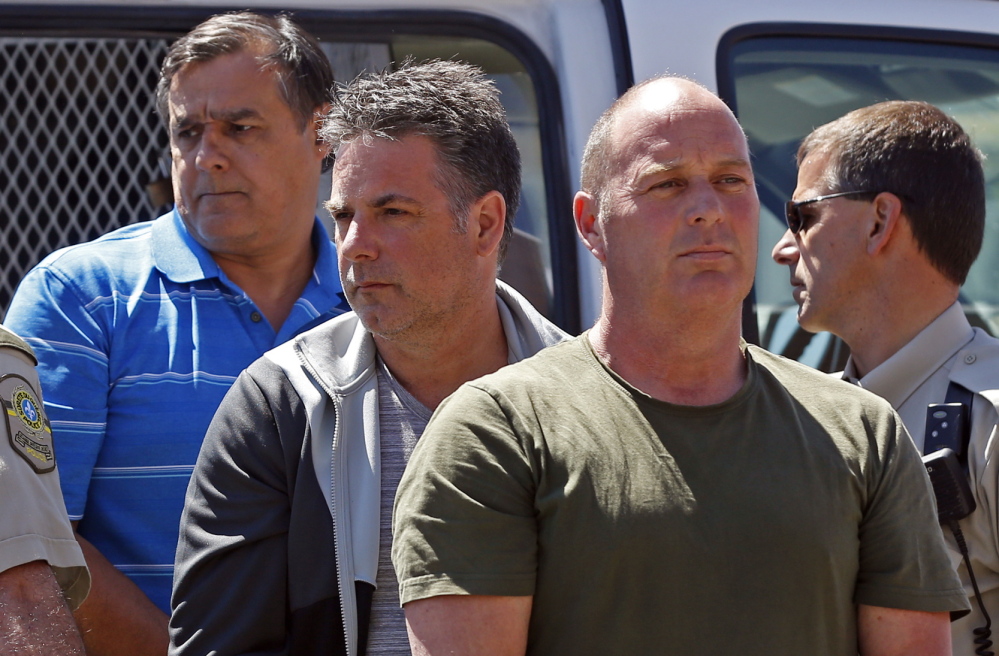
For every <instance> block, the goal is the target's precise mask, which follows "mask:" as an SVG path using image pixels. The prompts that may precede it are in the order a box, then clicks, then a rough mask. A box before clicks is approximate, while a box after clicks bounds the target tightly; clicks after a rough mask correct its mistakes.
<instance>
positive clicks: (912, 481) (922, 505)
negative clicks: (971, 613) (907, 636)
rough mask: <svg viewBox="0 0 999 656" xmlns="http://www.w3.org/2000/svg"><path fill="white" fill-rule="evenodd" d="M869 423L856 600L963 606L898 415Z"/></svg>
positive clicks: (921, 607) (922, 607)
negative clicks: (872, 444)
mask: <svg viewBox="0 0 999 656" xmlns="http://www.w3.org/2000/svg"><path fill="white" fill-rule="evenodd" d="M890 416H891V419H890V420H887V421H884V422H881V423H880V424H875V425H874V427H873V428H872V429H871V430H875V431H877V430H882V431H883V432H884V434H883V435H880V436H878V443H879V447H878V449H877V458H876V459H875V460H876V462H874V463H872V464H871V465H870V469H869V472H868V481H867V483H868V502H867V505H866V507H865V508H864V514H863V519H862V520H861V524H860V527H859V539H860V557H859V571H858V574H857V586H856V592H855V600H856V602H857V603H858V604H867V605H871V606H883V607H888V608H903V609H906V610H918V611H926V612H942V611H951V610H953V609H955V608H960V609H963V611H958V612H957V613H956V615H957V616H960V615H963V614H965V613H966V612H967V609H968V602H967V597H966V596H965V593H964V591H963V589H962V587H961V583H960V581H959V579H958V577H957V574H956V573H955V571H954V569H953V567H952V566H951V564H950V559H949V557H948V556H947V553H946V548H945V546H944V541H943V534H942V532H941V527H940V524H939V522H938V520H937V513H936V506H935V504H934V501H933V490H932V487H931V485H930V482H929V478H928V477H927V474H926V469H925V467H924V466H923V463H922V460H921V459H920V457H919V453H918V451H917V450H916V447H915V445H914V444H913V443H912V440H911V439H910V438H909V435H908V434H907V433H906V432H905V429H904V428H903V427H902V421H901V419H899V418H898V415H896V414H895V413H894V412H891V415H890Z"/></svg>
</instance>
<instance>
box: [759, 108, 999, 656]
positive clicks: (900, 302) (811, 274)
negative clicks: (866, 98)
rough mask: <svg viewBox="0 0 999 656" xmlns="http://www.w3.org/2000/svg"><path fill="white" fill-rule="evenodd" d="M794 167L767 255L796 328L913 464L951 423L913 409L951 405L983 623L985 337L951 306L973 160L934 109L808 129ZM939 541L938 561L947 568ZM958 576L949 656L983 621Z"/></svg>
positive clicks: (966, 237)
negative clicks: (958, 415)
mask: <svg viewBox="0 0 999 656" xmlns="http://www.w3.org/2000/svg"><path fill="white" fill-rule="evenodd" d="M797 159H798V167H799V170H798V187H797V189H795V192H794V199H795V200H793V201H791V202H789V203H788V204H787V209H786V214H787V223H788V228H789V229H788V231H787V232H786V233H785V234H784V236H783V237H782V238H781V240H780V241H779V242H778V243H777V245H776V246H775V247H774V250H773V257H774V259H775V260H776V261H777V263H778V264H785V265H787V266H788V267H789V268H790V270H791V285H792V286H793V287H794V299H795V301H796V302H797V303H798V306H799V309H798V321H799V323H800V324H801V326H802V327H803V328H804V329H805V330H808V331H812V332H816V331H820V330H825V331H829V332H831V333H833V334H835V335H837V336H839V337H840V338H842V339H843V341H844V342H846V344H847V345H848V346H849V347H850V350H851V356H850V359H849V361H848V362H847V365H846V370H845V371H844V374H843V377H844V378H845V379H847V380H849V381H852V382H854V383H857V384H859V385H860V386H862V387H864V388H866V389H868V390H871V391H872V392H875V393H876V394H878V395H880V396H882V397H884V398H885V399H887V400H888V401H889V402H890V403H891V404H892V405H893V406H894V407H895V409H896V410H897V411H898V412H899V414H900V415H901V417H902V420H903V422H904V423H905V426H906V428H907V429H908V431H909V433H910V434H911V435H912V438H913V440H914V441H915V443H916V446H917V447H919V448H920V449H921V450H922V451H923V452H924V453H931V452H933V451H935V450H936V449H937V444H938V443H939V438H940V434H941V433H945V432H946V429H947V428H948V427H953V425H956V423H959V422H953V421H951V422H949V426H948V427H937V426H935V425H931V426H930V430H929V431H927V420H928V413H927V406H928V405H929V404H933V403H944V402H945V401H946V402H952V401H959V402H961V401H963V402H964V404H965V410H964V412H965V413H966V416H965V417H964V419H963V420H961V421H965V422H968V423H970V432H968V433H967V434H965V435H958V436H957V438H958V439H957V441H956V443H957V448H955V449H954V450H955V451H957V452H958V453H959V454H961V455H962V456H963V459H965V460H966V463H965V466H966V468H967V472H968V474H969V475H970V478H971V488H972V495H973V497H974V500H975V503H976V505H977V508H978V509H977V510H976V511H975V512H973V513H972V514H971V515H970V516H969V517H967V518H966V519H963V520H961V522H960V528H961V531H962V533H963V534H964V536H965V538H966V540H967V541H968V543H969V545H970V560H971V563H972V570H973V572H974V574H975V578H976V579H977V582H978V585H979V587H980V589H981V593H982V598H983V600H984V605H985V607H986V609H987V610H988V611H989V614H990V615H991V616H992V617H997V616H999V523H997V519H996V517H997V514H996V513H997V508H999V485H997V483H999V472H997V466H999V462H997V461H999V458H997V457H996V455H997V454H996V450H997V449H999V444H997V443H999V439H997V438H999V435H997V423H999V413H997V409H996V408H997V405H996V404H997V403H999V340H996V339H994V338H992V337H990V336H989V335H988V334H987V333H985V332H984V331H982V330H980V329H978V328H972V327H971V325H970V323H969V322H968V319H967V318H966V317H965V314H964V311H963V309H962V307H961V304H960V302H959V300H958V298H959V294H960V288H961V285H962V284H963V283H964V280H965V278H966V277H967V274H968V270H969V269H970V268H971V265H972V263H973V262H974V260H975V258H976V257H977V255H978V252H979V250H980V248H981V245H982V237H983V232H984V226H985V183H984V175H983V171H982V165H981V155H980V153H979V151H978V150H977V149H976V148H975V147H974V145H973V144H972V143H971V140H970V139H969V137H968V135H967V134H966V133H965V132H964V130H962V129H961V126H960V125H958V124H957V123H956V122H955V121H954V120H953V119H951V118H949V117H948V116H946V115H945V114H944V113H943V112H941V111H940V110H939V109H937V108H935V107H933V106H932V105H929V104H927V103H922V102H899V101H893V102H886V103H880V104H877V105H872V106H871V107H866V108H863V109H858V110H856V111H854V112H851V113H849V114H847V115H846V116H844V117H842V118H840V119H838V120H836V121H833V122H832V123H829V124H826V125H823V126H822V127H820V128H818V129H816V130H815V131H814V132H812V133H811V134H810V135H809V136H808V137H806V138H805V140H804V141H803V142H802V144H801V147H800V148H799V150H798V158H797ZM952 389H953V390H954V391H953V392H952V391H951V390H952ZM961 389H964V390H966V392H964V394H965V396H964V397H963V399H962V397H961V396H960V394H961ZM955 395H956V396H955ZM967 406H970V408H969V407H967ZM969 411H970V412H969ZM929 419H930V420H931V421H932V420H933V419H932V417H930V418H929ZM934 433H936V434H937V435H936V436H934ZM965 440H967V442H966V441H965ZM969 442H970V443H969ZM945 535H946V536H947V538H948V541H949V545H950V549H951V552H952V553H951V560H952V562H954V563H958V562H961V560H962V557H961V555H960V554H959V552H958V549H957V547H956V542H955V539H954V537H953V536H952V535H951V532H950V531H945ZM959 573H960V575H961V577H962V581H963V583H964V584H965V589H966V590H967V591H968V594H969V597H972V606H973V608H974V611H973V613H972V614H971V615H969V616H967V617H965V618H963V619H961V620H958V621H957V622H956V623H955V624H954V625H953V627H952V629H953V631H952V632H953V643H954V653H955V654H971V653H972V652H973V650H974V646H973V638H974V636H973V634H972V630H973V628H975V627H980V626H982V625H983V624H984V623H985V620H984V617H983V616H982V613H981V610H980V608H979V604H978V602H977V601H976V600H975V599H974V594H973V588H972V586H971V583H970V580H969V575H968V571H967V568H966V567H965V565H964V564H961V566H960V568H959Z"/></svg>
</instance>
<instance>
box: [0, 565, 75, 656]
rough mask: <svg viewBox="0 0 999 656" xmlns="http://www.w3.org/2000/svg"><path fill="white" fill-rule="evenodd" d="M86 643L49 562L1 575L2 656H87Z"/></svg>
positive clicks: (17, 568)
mask: <svg viewBox="0 0 999 656" xmlns="http://www.w3.org/2000/svg"><path fill="white" fill-rule="evenodd" d="M83 653H84V652H83V641H82V640H81V639H80V634H79V632H78V631H77V629H76V623H75V622H73V615H72V614H71V613H70V611H69V606H67V605H66V600H65V599H64V598H63V596H62V590H60V589H59V584H58V583H56V580H55V576H53V575H52V570H51V569H50V568H49V565H48V563H46V562H44V561H41V560H36V561H35V562H31V563H26V564H24V565H20V566H18V567H13V568H11V569H9V570H7V571H5V572H2V573H0V656H13V655H14V654H17V655H18V656H83Z"/></svg>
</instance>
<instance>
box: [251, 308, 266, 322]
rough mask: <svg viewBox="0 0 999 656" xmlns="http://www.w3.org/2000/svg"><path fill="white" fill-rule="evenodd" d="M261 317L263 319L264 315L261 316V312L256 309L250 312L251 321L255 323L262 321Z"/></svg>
mask: <svg viewBox="0 0 999 656" xmlns="http://www.w3.org/2000/svg"><path fill="white" fill-rule="evenodd" d="M261 319H263V317H262V316H260V313H259V312H257V311H256V310H254V311H253V312H251V313H250V321H252V322H253V323H260V321H261Z"/></svg>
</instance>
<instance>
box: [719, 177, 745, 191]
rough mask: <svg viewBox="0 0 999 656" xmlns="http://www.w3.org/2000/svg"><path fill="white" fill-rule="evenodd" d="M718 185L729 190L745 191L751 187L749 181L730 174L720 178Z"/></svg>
mask: <svg viewBox="0 0 999 656" xmlns="http://www.w3.org/2000/svg"><path fill="white" fill-rule="evenodd" d="M718 184H720V185H721V186H723V187H726V188H729V189H743V188H745V187H747V186H749V179H748V178H747V176H745V175H741V174H738V173H728V174H725V175H722V176H720V177H719V178H718Z"/></svg>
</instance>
